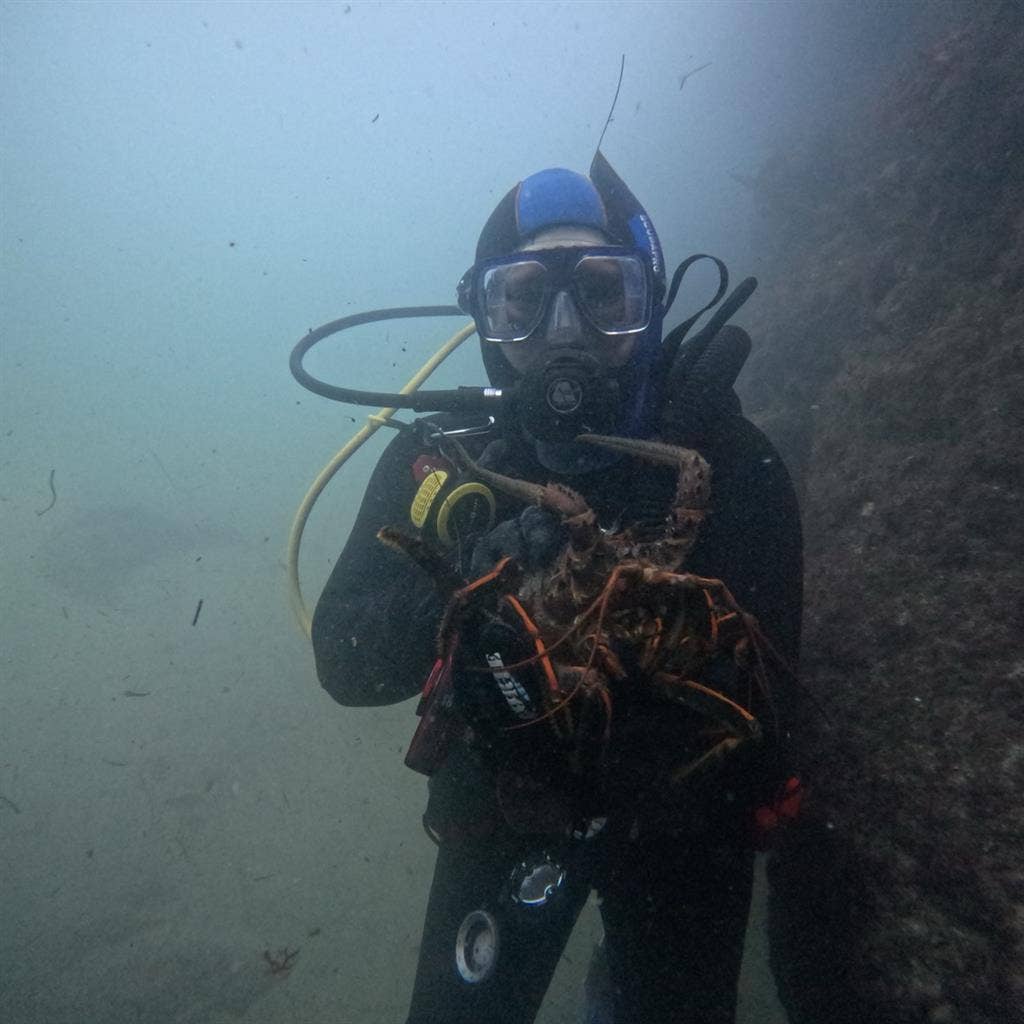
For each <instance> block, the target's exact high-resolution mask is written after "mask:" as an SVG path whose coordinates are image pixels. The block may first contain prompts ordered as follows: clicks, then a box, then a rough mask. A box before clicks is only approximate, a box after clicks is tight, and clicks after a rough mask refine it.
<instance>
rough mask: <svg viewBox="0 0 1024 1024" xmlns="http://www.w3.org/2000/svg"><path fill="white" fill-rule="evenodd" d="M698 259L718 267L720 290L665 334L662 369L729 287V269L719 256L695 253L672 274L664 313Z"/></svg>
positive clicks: (673, 359) (670, 362) (669, 362)
mask: <svg viewBox="0 0 1024 1024" xmlns="http://www.w3.org/2000/svg"><path fill="white" fill-rule="evenodd" d="M697 260H712V261H713V262H714V264H715V266H716V267H718V291H716V292H715V294H714V297H713V298H712V299H711V301H710V302H709V303H708V304H707V305H706V306H701V308H700V309H698V310H697V312H696V313H694V314H693V315H692V316H690V317H688V318H687V319H686V320H684V321H683V322H682V323H681V324H677V325H676V326H675V327H673V328H672V330H671V331H669V332H668V334H666V335H665V339H664V341H663V342H662V343H661V357H660V361H659V362H660V366H659V369H660V370H667V369H668V367H670V366H671V365H672V363H673V362H674V361H675V358H676V353H677V352H678V351H679V346H680V345H681V344H682V342H683V338H685V337H686V335H687V333H688V332H689V330H690V328H691V327H692V326H693V325H694V324H695V323H696V322H697V321H698V320H699V319H700V318H701V317H702V316H703V315H704V314H705V313H706V312H707V311H708V310H709V309H710V308H711V307H712V306H716V305H718V303H719V302H721V301H722V296H723V295H724V294H725V292H726V289H727V288H728V287H729V271H728V269H727V268H726V265H725V264H724V263H723V262H722V261H721V260H720V259H719V258H718V257H717V256H710V255H708V254H707V253H704V252H698V253H695V254H694V255H693V256H689V257H687V258H686V259H685V260H683V262H682V263H680V264H679V266H678V267H676V272H675V273H674V274H673V275H672V284H671V285H670V286H669V289H668V297H667V298H666V299H665V307H664V313H666V314H667V313H668V311H669V309H670V308H671V306H672V303H673V302H675V298H676V293H677V292H678V291H679V286H680V285H681V284H682V283H683V277H684V275H685V274H686V271H687V270H689V269H690V267H692V266H693V264H694V263H696V262H697Z"/></svg>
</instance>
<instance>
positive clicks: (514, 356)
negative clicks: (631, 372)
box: [501, 225, 637, 374]
mask: <svg viewBox="0 0 1024 1024" xmlns="http://www.w3.org/2000/svg"><path fill="white" fill-rule="evenodd" d="M604 245H608V241H607V239H605V237H604V236H603V235H602V234H601V233H600V232H599V231H594V230H593V229H591V228H584V227H574V226H572V225H565V226H562V227H556V228H550V229H549V230H547V231H542V232H540V234H538V235H537V236H536V237H535V238H534V239H533V240H532V241H531V242H529V243H528V244H527V245H524V246H522V248H521V249H520V250H519V251H520V252H537V251H540V250H543V249H567V248H580V247H583V246H604ZM636 341H637V336H636V335H635V334H631V335H618V336H609V335H607V334H602V333H601V332H600V331H598V330H595V329H594V328H593V327H591V326H590V324H589V323H588V322H587V321H586V319H584V318H583V317H582V316H581V315H580V311H579V310H578V309H577V308H576V302H575V300H574V299H573V297H572V295H570V294H569V292H568V291H565V290H563V291H559V292H557V293H556V294H555V295H554V297H553V298H552V299H551V302H550V306H549V308H548V311H547V315H546V316H545V318H544V321H543V323H542V324H541V325H540V327H538V328H537V330H536V331H534V332H533V334H531V335H530V337H529V338H527V339H526V340H525V341H521V342H513V343H510V344H503V345H502V346H501V352H502V355H503V356H504V357H505V358H506V359H507V360H508V363H509V365H510V366H511V367H512V368H513V369H514V370H515V371H516V372H517V373H519V374H523V373H526V372H528V371H530V370H533V369H535V368H537V367H540V366H543V365H544V364H545V363H547V362H548V361H549V360H550V359H551V358H552V357H554V356H557V355H558V353H559V350H560V349H568V348H581V349H584V350H585V351H587V352H588V353H589V354H590V355H592V356H594V358H595V359H597V360H598V361H599V362H600V363H601V365H602V366H606V367H608V368H610V369H615V368H618V367H620V366H624V365H625V364H626V363H627V362H629V358H630V356H631V355H632V354H633V349H634V347H635V346H636Z"/></svg>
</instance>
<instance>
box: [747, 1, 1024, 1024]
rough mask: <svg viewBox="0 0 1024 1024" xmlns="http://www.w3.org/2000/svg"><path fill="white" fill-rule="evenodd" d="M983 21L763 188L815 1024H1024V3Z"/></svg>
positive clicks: (950, 36)
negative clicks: (800, 551)
mask: <svg viewBox="0 0 1024 1024" xmlns="http://www.w3.org/2000/svg"><path fill="white" fill-rule="evenodd" d="M960 16H961V17H962V18H963V19H965V20H963V21H962V23H961V24H959V25H957V26H955V27H951V28H950V29H949V30H948V31H944V32H943V33H941V34H940V38H939V39H938V41H937V42H935V43H934V44H931V45H929V46H928V48H927V49H926V50H923V51H920V52H918V53H917V54H915V55H914V56H913V58H912V59H911V60H910V61H909V62H908V63H907V65H906V66H905V67H904V68H902V69H901V70H900V72H899V74H898V75H897V76H896V77H895V78H894V80H892V81H891V82H888V83H884V85H883V84H882V83H880V92H879V95H878V96H877V98H876V99H875V100H874V101H872V102H871V104H869V105H868V108H867V109H863V110H861V111H860V112H859V113H858V114H857V115H856V116H855V117H854V118H853V119H852V120H851V121H850V122H848V123H846V124H844V125H842V126H838V127H837V126H834V127H832V128H831V129H830V130H829V131H828V132H827V133H825V135H824V136H823V137H819V138H818V139H817V140H816V141H815V142H814V143H813V144H811V145H808V146H807V147H806V148H805V149H803V150H802V151H800V152H789V153H786V154H785V155H780V156H779V157H778V158H776V159H775V160H773V161H772V162H771V163H770V164H769V165H768V166H766V167H764V168H763V169H762V171H761V173H760V174H759V176H758V178H757V179H756V182H755V183H754V188H755V194H756V196H757V198H758V202H759V206H760V210H761V215H762V216H761V226H760V232H759V237H760V251H761V253H762V254H763V257H764V266H765V267H766V268H768V272H767V273H763V274H762V275H761V276H762V289H761V291H760V292H759V294H758V297H757V301H756V302H753V303H751V308H752V312H751V314H750V316H751V317H754V318H755V320H754V322H752V323H750V324H749V326H750V327H751V333H752V334H753V336H754V338H755V353H754V355H753V356H752V357H751V360H750V362H749V363H748V367H747V369H746V371H745V372H744V375H743V378H742V379H741V387H742V397H743V399H744V404H745V407H746V409H747V412H748V413H749V414H751V415H752V417H753V418H754V419H755V420H757V421H759V422H761V423H762V425H764V426H765V428H766V429H767V430H768V432H769V433H770V434H771V435H772V436H773V437H774V438H775V439H776V440H777V442H778V443H779V445H780V447H782V448H783V449H784V453H785V454H786V455H787V457H788V460H789V462H790V463H791V465H792V467H793V469H794V471H795V475H796V477H797V479H798V485H799V488H800V491H801V496H802V504H803V514H804V526H805V533H806V556H807V561H806V594H807V598H806V625H805V647H804V657H803V665H802V670H803V671H802V677H803V682H804V685H805V686H806V688H807V691H808V697H807V700H806V701H805V710H806V719H805V721H804V722H803V723H802V727H801V731H800V738H799V744H798V746H799V750H800V756H801V759H802V761H803V764H804V768H805V771H806V774H807V777H808V779H809V781H810V784H811V790H810V799H809V801H808V806H807V811H808V813H807V815H806V817H805V820H804V823H803V825H802V826H801V827H800V828H799V829H796V830H794V831H793V833H792V834H791V835H790V836H789V838H788V841H787V843H786V844H785V845H784V846H783V848H782V849H781V850H780V851H779V852H778V853H777V854H776V855H775V858H774V863H773V865H772V868H771V870H772V877H773V879H774V891H773V910H772V933H773V949H774V958H775V961H776V963H775V966H776V972H777V978H778V980H779V984H780V989H781V991H782V993H783V995H784V999H785V1001H786V1002H787V1003H788V1008H789V1010H790V1013H791V1017H792V1019H793V1021H796V1022H801V1024H805V1022H810V1024H824V1022H825V1021H829V1022H834V1021H847V1020H848V1021H858V1022H887V1021H892V1022H910V1021H928V1022H932V1024H952V1022H972V1024H973V1022H979V1024H990V1022H991V1024H996V1022H999V1024H1005V1022H1009V1021H1024V735H1022V732H1024V700H1022V690H1024V643H1022V634H1024V505H1022V495H1024V452H1022V449H1024V5H1021V4H1018V3H1011V4H989V5H972V6H966V5H965V6H963V7H961V8H960ZM755 307H756V308H755Z"/></svg>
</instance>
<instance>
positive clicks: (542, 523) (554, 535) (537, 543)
mask: <svg viewBox="0 0 1024 1024" xmlns="http://www.w3.org/2000/svg"><path fill="white" fill-rule="evenodd" d="M565 540H566V535H565V528H564V527H563V525H562V523H561V521H560V520H559V518H558V516H557V515H555V514H554V513H553V512H548V511H547V510H546V509H543V508H539V507H538V506H536V505H531V506H530V507H529V508H526V509H524V510H523V511H522V512H521V513H520V514H519V515H518V516H517V517H516V518H515V519H506V520H505V521H504V522H503V523H499V524H498V525H497V526H496V527H495V528H494V529H493V530H491V532H490V533H485V534H484V535H483V537H481V538H480V540H478V541H477V543H476V546H475V547H474V548H473V557H472V559H471V560H470V571H471V572H472V574H473V578H474V579H476V578H478V577H480V576H483V575H484V573H487V572H490V570H491V569H493V568H494V565H495V563H496V562H498V561H499V560H500V559H502V558H504V557H505V556H506V555H507V556H509V557H511V558H513V559H514V560H515V561H517V562H518V563H519V564H520V565H521V566H522V567H523V568H524V569H526V570H527V572H533V571H534V570H536V569H543V568H544V567H545V566H546V565H547V564H548V563H549V562H550V561H551V560H552V559H553V558H554V557H555V555H557V554H558V552H559V551H561V549H562V547H563V545H564V544H565Z"/></svg>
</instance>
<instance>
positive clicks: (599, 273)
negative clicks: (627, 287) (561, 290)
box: [575, 258, 625, 321]
mask: <svg viewBox="0 0 1024 1024" xmlns="http://www.w3.org/2000/svg"><path fill="white" fill-rule="evenodd" d="M575 278H576V288H577V291H578V294H579V299H580V302H582V303H583V305H584V306H585V307H586V308H587V310H588V311H589V312H590V313H591V315H593V316H599V317H600V318H601V319H605V318H610V319H613V320H615V321H620V320H621V319H622V316H623V312H624V298H625V295H624V288H623V281H622V271H621V268H620V267H619V266H618V265H617V263H616V262H615V261H613V260H601V259H593V258H592V259H588V260H585V261H584V262H583V263H581V264H580V266H579V268H578V269H577V271H576V274H575Z"/></svg>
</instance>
